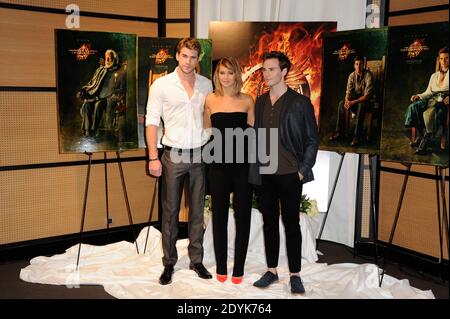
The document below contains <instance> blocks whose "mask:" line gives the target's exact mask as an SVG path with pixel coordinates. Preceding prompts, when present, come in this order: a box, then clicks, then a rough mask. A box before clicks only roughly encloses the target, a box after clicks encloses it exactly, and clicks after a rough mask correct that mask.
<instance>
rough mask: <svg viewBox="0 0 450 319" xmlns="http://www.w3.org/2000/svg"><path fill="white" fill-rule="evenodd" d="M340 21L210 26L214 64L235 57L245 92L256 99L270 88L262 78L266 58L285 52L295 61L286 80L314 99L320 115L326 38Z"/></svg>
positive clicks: (213, 23)
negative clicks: (323, 49)
mask: <svg viewBox="0 0 450 319" xmlns="http://www.w3.org/2000/svg"><path fill="white" fill-rule="evenodd" d="M336 27H337V23H336V22H222V21H220V22H219V21H217V22H216V21H215V22H210V23H209V38H210V39H211V40H212V42H213V44H214V46H213V65H214V64H216V63H217V62H218V60H219V59H220V58H222V57H227V56H232V57H235V58H237V59H238V60H239V63H240V65H241V68H242V71H243V72H242V80H243V82H244V85H243V88H242V91H243V92H245V93H247V94H249V95H251V96H252V97H253V98H254V99H255V98H256V97H257V96H259V95H261V94H263V93H265V92H267V91H268V90H269V87H268V86H267V85H266V84H265V83H264V80H263V76H262V55H263V54H264V53H265V52H269V51H282V52H284V53H285V54H286V55H287V56H288V57H289V59H290V60H291V63H292V67H291V70H290V71H289V73H288V75H287V77H286V83H287V84H288V86H289V87H290V88H292V89H293V90H295V91H297V92H299V93H300V94H303V95H305V96H307V97H309V98H310V99H311V102H312V104H313V106H314V113H315V116H316V119H317V118H318V116H319V105H320V96H321V93H320V90H321V79H322V35H323V33H324V32H331V31H335V30H336Z"/></svg>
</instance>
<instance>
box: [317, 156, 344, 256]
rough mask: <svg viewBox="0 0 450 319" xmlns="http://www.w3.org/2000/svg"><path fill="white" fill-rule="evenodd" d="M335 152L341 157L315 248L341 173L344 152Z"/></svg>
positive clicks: (320, 236)
mask: <svg viewBox="0 0 450 319" xmlns="http://www.w3.org/2000/svg"><path fill="white" fill-rule="evenodd" d="M336 153H337V154H339V155H340V156H341V158H340V160H339V166H338V170H337V172H336V177H335V178H334V183H333V189H332V190H331V196H330V199H329V200H328V204H327V211H326V212H325V216H324V218H323V221H322V225H321V226H320V231H319V236H318V237H317V238H316V250H317V249H318V248H319V240H320V238H322V232H323V228H324V227H325V223H326V222H327V218H328V212H329V211H330V207H331V202H332V201H333V198H334V191H335V190H336V185H337V182H338V179H339V175H340V174H341V169H342V163H343V162H344V157H345V152H336Z"/></svg>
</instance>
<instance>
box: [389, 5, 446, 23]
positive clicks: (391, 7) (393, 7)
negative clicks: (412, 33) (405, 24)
mask: <svg viewBox="0 0 450 319" xmlns="http://www.w3.org/2000/svg"><path fill="white" fill-rule="evenodd" d="M443 4H448V0H408V1H405V0H390V1H389V12H395V11H401V10H410V9H417V8H425V7H431V6H438V5H443ZM410 24H412V23H411V20H410Z"/></svg>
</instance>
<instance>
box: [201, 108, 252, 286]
mask: <svg viewBox="0 0 450 319" xmlns="http://www.w3.org/2000/svg"><path fill="white" fill-rule="evenodd" d="M211 124H212V127H214V128H216V129H218V130H219V131H220V133H221V135H222V141H221V142H222V150H226V149H227V147H226V146H228V149H230V150H231V147H232V150H233V157H232V158H233V160H232V161H228V162H226V161H225V159H226V156H225V151H222V159H221V161H220V162H213V163H212V165H210V166H209V168H208V182H209V189H210V191H211V199H212V226H213V237H214V253H215V256H216V266H217V268H216V271H217V274H219V275H226V274H227V273H228V269H227V255H228V227H227V226H228V215H229V213H228V209H229V208H230V193H233V203H232V207H233V210H234V218H235V221H236V224H235V225H236V237H235V242H234V247H235V254H234V266H233V276H234V277H240V276H242V275H243V274H244V265H245V258H246V256H247V247H248V241H249V236H250V220H251V209H252V195H253V192H252V188H251V187H250V184H249V183H248V163H247V162H248V161H247V148H248V147H247V145H248V143H247V142H246V140H245V139H244V147H243V149H242V145H239V143H236V137H233V139H230V141H227V140H226V139H225V132H226V129H227V128H232V129H235V128H241V129H242V130H245V129H246V128H247V113H244V112H231V113H226V112H218V113H213V114H211ZM213 138H217V136H215V137H213ZM216 143H217V142H216ZM230 143H232V145H230ZM227 144H228V145H227ZM241 144H242V143H241ZM236 147H239V148H240V149H236ZM213 151H214V149H213ZM236 151H238V152H245V153H244V154H245V155H244V162H243V163H239V162H236ZM237 159H239V157H238V158H237Z"/></svg>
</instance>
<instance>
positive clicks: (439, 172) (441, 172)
mask: <svg viewBox="0 0 450 319" xmlns="http://www.w3.org/2000/svg"><path fill="white" fill-rule="evenodd" d="M402 164H403V165H404V166H406V174H405V177H404V179H403V186H402V190H401V192H400V198H399V200H398V204H397V210H396V212H395V217H394V223H393V225H392V228H391V233H390V235H389V241H388V243H387V245H386V248H385V252H384V261H383V267H382V268H383V269H382V273H381V282H380V287H381V283H382V282H383V277H384V273H385V267H386V260H387V258H388V255H389V251H390V249H391V247H392V241H393V239H394V235H395V230H396V228H397V223H398V219H399V216H400V210H401V207H402V203H403V197H404V195H405V190H406V185H407V183H408V178H409V175H410V173H411V165H412V164H411V163H402ZM447 168H448V167H442V166H435V174H436V177H435V181H436V201H437V218H438V228H439V231H438V233H439V248H440V258H439V265H441V267H442V261H443V259H444V256H443V238H442V228H443V227H444V230H445V235H446V238H445V239H446V241H447V254H448V255H447V256H450V249H449V236H448V233H449V229H448V228H449V224H448V217H447V202H446V199H445V169H447ZM439 196H441V197H442V198H441V199H442V214H443V218H442V220H441V199H440V198H439ZM442 222H443V223H442ZM440 270H441V276H442V269H440ZM442 279H443V276H442Z"/></svg>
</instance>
